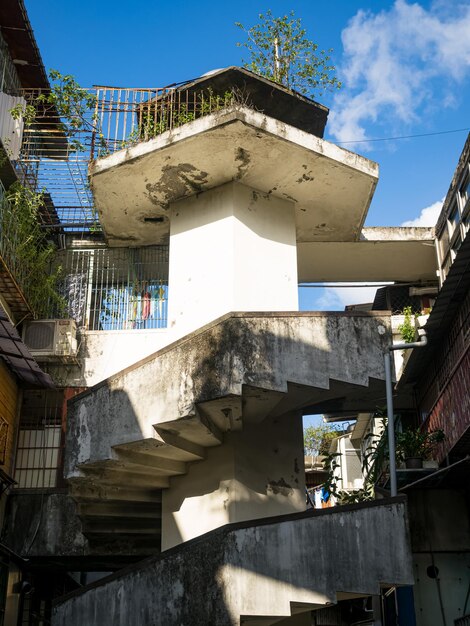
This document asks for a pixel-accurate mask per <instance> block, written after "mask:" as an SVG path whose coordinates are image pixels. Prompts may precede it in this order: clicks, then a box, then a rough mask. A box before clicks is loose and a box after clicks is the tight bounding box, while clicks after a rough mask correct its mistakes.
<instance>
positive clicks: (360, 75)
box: [25, 0, 470, 309]
mask: <svg viewBox="0 0 470 626" xmlns="http://www.w3.org/2000/svg"><path fill="white" fill-rule="evenodd" d="M25 3H26V8H27V10H28V14H29V18H30V21H31V24H32V27H33V29H34V31H35V35H36V39H37V42H38V45H39V49H40V51H41V54H42V57H43V60H44V63H45V65H46V67H47V68H55V69H58V70H59V71H61V72H62V73H70V74H73V75H74V76H75V77H76V78H77V80H78V81H79V82H80V83H81V84H82V85H83V86H91V85H93V84H101V85H115V86H130V87H163V86H165V85H168V84H171V83H174V82H179V81H183V80H186V79H190V78H194V77H197V76H199V75H201V74H203V73H205V72H207V71H208V70H211V69H214V68H220V67H226V66H229V65H240V64H241V61H242V57H243V50H242V49H241V48H238V47H237V46H236V42H237V41H241V40H243V34H242V33H241V32H240V31H239V30H238V29H237V28H236V27H235V26H234V22H236V21H239V22H242V23H243V24H244V25H245V26H247V27H249V26H251V25H253V24H255V23H256V22H257V21H258V13H260V12H264V11H266V10H267V9H271V10H272V12H273V14H274V15H283V14H285V13H287V12H288V11H290V10H294V11H295V14H296V16H297V17H301V18H302V21H303V25H304V27H305V28H306V29H307V32H308V35H309V37H310V38H311V39H313V40H314V41H316V42H317V43H318V44H319V48H320V49H328V48H333V49H334V52H333V54H332V59H333V62H334V64H335V65H336V66H337V69H338V77H339V78H340V80H342V81H343V82H344V88H343V89H342V90H341V92H338V93H337V94H328V95H327V96H326V97H322V98H321V99H320V98H319V100H320V101H321V102H322V103H323V104H325V105H327V106H328V107H330V109H331V113H330V118H329V123H328V125H327V131H326V135H325V137H326V138H327V139H329V140H332V141H340V140H342V141H352V140H361V143H356V144H354V143H348V144H344V147H347V148H348V149H351V150H355V151H357V152H359V153H360V154H363V155H365V156H367V157H368V158H370V159H373V160H375V161H377V162H378V163H379V165H380V181H379V185H378V188H377V192H376V194H375V197H374V199H373V201H372V205H371V208H370V211H369V216H368V219H367V222H366V225H369V226H378V225H399V224H403V223H405V222H410V221H411V222H412V221H413V220H415V223H416V224H417V225H432V224H433V223H434V221H435V219H436V217H437V214H438V212H439V207H440V201H441V200H442V198H443V197H444V195H445V193H446V191H447V188H448V186H449V183H450V180H451V176H452V173H453V171H454V169H455V166H456V163H457V159H458V156H459V154H460V152H461V149H462V147H463V144H464V141H465V138H466V133H465V132H458V133H449V134H440V135H434V136H427V137H421V138H415V139H402V140H390V141H380V142H370V143H367V142H364V141H363V140H365V139H371V138H374V139H375V138H387V137H396V136H401V135H415V134H425V133H440V132H442V131H449V130H453V129H459V128H465V127H468V126H470V4H469V3H468V1H466V2H461V1H460V0H434V1H431V0H420V2H415V3H413V2H410V1H406V0H330V1H329V2H318V1H317V2H315V1H312V0H297V1H292V2H288V3H287V2H281V1H280V0H271V1H269V2H268V3H266V2H264V0H263V1H258V2H253V0H250V1H248V0H239V1H237V2H217V3H215V2H210V1H208V0H199V2H191V3H190V2H185V1H182V0H172V1H171V2H168V0H165V1H164V0H153V1H152V0H148V1H147V2H133V3H130V2H128V1H124V0H81V1H80V3H77V2H70V1H68V2H67V1H64V0H25ZM423 210H424V211H423ZM416 220H417V221H416ZM369 297H370V290H367V289H364V288H362V289H358V290H356V289H348V290H339V289H330V290H319V289H308V290H303V292H302V293H301V307H302V308H304V309H305V308H312V309H317V308H318V309H341V308H343V307H344V305H345V304H346V303H348V302H352V301H355V302H361V301H367V300H368V298H369Z"/></svg>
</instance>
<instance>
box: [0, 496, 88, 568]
mask: <svg viewBox="0 0 470 626" xmlns="http://www.w3.org/2000/svg"><path fill="white" fill-rule="evenodd" d="M2 541H3V542H4V543H6V544H7V545H8V546H9V547H10V548H11V549H12V550H13V551H14V552H16V553H17V554H20V555H21V556H23V557H25V558H27V557H59V558H60V557H62V556H68V557H77V556H83V555H85V554H88V552H89V547H88V541H87V540H86V538H85V537H84V536H83V534H82V527H81V524H80V520H79V519H78V517H77V514H76V508H75V502H74V501H73V500H72V498H71V497H70V496H68V495H67V494H65V493H46V492H44V493H15V494H11V495H10V496H9V498H8V506H7V514H6V518H5V525H4V528H3V534H2Z"/></svg>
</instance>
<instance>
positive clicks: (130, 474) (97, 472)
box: [80, 461, 169, 489]
mask: <svg viewBox="0 0 470 626" xmlns="http://www.w3.org/2000/svg"><path fill="white" fill-rule="evenodd" d="M80 470H81V471H82V472H83V474H84V475H85V476H88V477H89V478H90V479H91V480H93V479H94V480H95V481H97V482H99V484H100V485H125V486H126V487H129V488H136V487H149V488H150V487H155V488H157V487H158V488H160V489H162V488H167V487H168V486H169V481H168V477H167V476H161V475H158V474H157V473H156V472H155V471H154V472H152V471H149V468H148V467H144V468H143V470H141V469H140V468H138V469H137V468H136V467H134V468H132V469H128V468H127V467H125V466H124V467H123V466H122V465H118V464H117V463H116V462H114V461H109V462H108V463H106V462H105V463H104V464H102V465H101V464H100V465H99V466H97V465H82V466H81V467H80Z"/></svg>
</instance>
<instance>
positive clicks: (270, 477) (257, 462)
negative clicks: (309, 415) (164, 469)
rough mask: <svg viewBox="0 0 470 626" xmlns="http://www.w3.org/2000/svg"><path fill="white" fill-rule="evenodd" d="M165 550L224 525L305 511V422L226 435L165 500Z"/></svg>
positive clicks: (293, 417)
mask: <svg viewBox="0 0 470 626" xmlns="http://www.w3.org/2000/svg"><path fill="white" fill-rule="evenodd" d="M162 498H163V499H162V550H167V549H169V548H171V547H172V546H174V545H178V544H180V543H182V542H183V541H188V540H189V539H192V538H193V537H197V536H199V535H202V534H203V533H206V532H208V531H209V530H213V529H214V528H218V527H220V526H223V525H224V524H228V523H232V522H239V521H243V520H251V519H257V518H262V517H269V516H274V515H283V514H287V513H295V512H298V511H304V510H305V507H306V505H305V472H304V464H303V436H302V417H301V415H300V414H287V415H283V416H282V417H280V418H276V419H267V420H265V421H264V422H261V423H260V424H252V425H249V426H246V427H244V429H243V430H242V431H238V432H229V433H226V434H225V435H224V441H223V444H222V445H221V446H218V447H214V448H208V449H207V456H206V458H205V459H204V460H203V461H201V462H198V463H192V464H188V472H187V474H184V475H182V476H176V477H173V478H171V479H170V488H169V489H166V490H163V495H162Z"/></svg>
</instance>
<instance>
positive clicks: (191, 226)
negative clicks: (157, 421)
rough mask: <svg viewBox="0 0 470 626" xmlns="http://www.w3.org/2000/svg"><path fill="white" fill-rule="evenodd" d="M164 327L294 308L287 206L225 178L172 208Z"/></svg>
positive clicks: (291, 220) (290, 206) (186, 327)
mask: <svg viewBox="0 0 470 626" xmlns="http://www.w3.org/2000/svg"><path fill="white" fill-rule="evenodd" d="M170 220H171V226H170V263H169V301H168V304H169V313H168V317H169V324H168V327H169V330H170V331H171V332H172V333H173V334H174V337H173V338H174V339H176V338H177V337H181V336H183V335H185V334H187V333H189V332H191V331H193V330H195V329H197V328H200V327H201V326H203V325H205V324H207V323H209V322H211V321H212V320H214V319H216V318H217V317H219V316H221V315H223V314H225V313H229V312H230V311H297V310H298V295H297V248H296V232H295V214H294V203H293V202H290V201H288V200H281V199H279V198H275V197H273V196H272V195H268V194H263V193H261V192H258V191H256V190H254V189H251V188H249V187H246V186H244V185H241V184H240V183H235V182H232V183H228V184H226V185H222V186H220V187H217V188H215V189H212V190H210V191H206V192H204V193H201V194H198V195H195V196H192V197H191V198H187V199H184V200H180V201H179V202H176V203H175V204H173V205H172V207H171V216H170Z"/></svg>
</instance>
